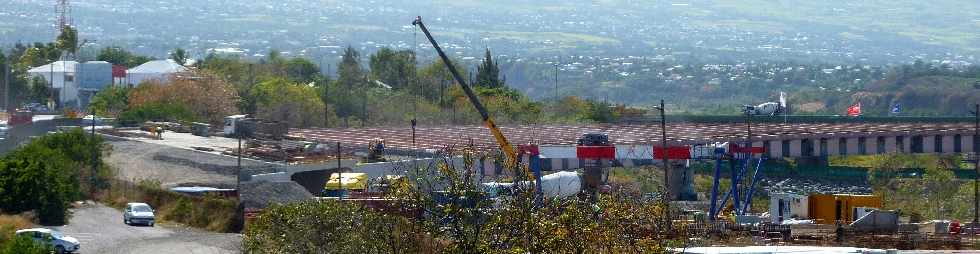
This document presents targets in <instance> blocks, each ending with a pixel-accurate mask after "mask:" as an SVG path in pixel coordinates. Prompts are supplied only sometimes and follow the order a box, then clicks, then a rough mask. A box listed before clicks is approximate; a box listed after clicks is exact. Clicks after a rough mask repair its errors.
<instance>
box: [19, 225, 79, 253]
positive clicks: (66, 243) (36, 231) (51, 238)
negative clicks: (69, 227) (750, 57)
mask: <svg viewBox="0 0 980 254" xmlns="http://www.w3.org/2000/svg"><path fill="white" fill-rule="evenodd" d="M15 234H17V236H26V237H30V238H31V239H32V240H34V242H37V243H42V244H48V245H50V246H52V247H54V249H55V251H57V253H72V252H76V251H78V249H81V248H82V244H81V243H79V242H78V239H75V238H74V237H71V236H66V235H64V234H62V233H61V232H58V231H54V230H51V229H47V228H31V229H21V230H17V231H16V232H15Z"/></svg>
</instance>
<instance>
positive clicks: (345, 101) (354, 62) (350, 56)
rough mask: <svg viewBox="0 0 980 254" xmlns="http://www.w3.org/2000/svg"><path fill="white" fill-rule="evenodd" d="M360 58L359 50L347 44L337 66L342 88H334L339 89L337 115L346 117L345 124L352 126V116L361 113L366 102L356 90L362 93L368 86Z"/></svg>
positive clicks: (338, 84) (338, 82)
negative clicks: (356, 93)
mask: <svg viewBox="0 0 980 254" xmlns="http://www.w3.org/2000/svg"><path fill="white" fill-rule="evenodd" d="M360 58H361V57H360V54H359V53H358V52H357V50H355V49H354V48H353V47H351V46H347V49H345V50H344V56H343V58H341V60H340V64H339V66H338V67H337V74H338V77H337V81H336V83H337V86H338V87H340V89H335V90H334V91H337V92H335V93H334V105H336V110H337V116H338V117H341V118H343V119H344V126H350V122H349V119H350V117H352V116H356V115H358V113H361V105H362V104H363V103H364V101H363V98H364V97H363V96H362V97H359V98H357V97H356V96H355V91H357V92H358V94H360V93H363V92H364V90H363V89H365V88H366V87H367V80H365V79H364V78H365V76H364V74H365V73H364V70H363V69H362V68H361V62H360V61H361V60H360Z"/></svg>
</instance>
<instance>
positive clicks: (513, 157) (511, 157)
mask: <svg viewBox="0 0 980 254" xmlns="http://www.w3.org/2000/svg"><path fill="white" fill-rule="evenodd" d="M412 25H415V26H418V27H419V28H420V29H422V32H423V33H425V37H426V38H428V39H429V42H430V43H432V47H433V48H435V49H436V53H438V54H439V57H440V58H441V59H442V62H443V63H444V64H446V68H447V69H449V72H450V73H452V74H453V78H455V79H456V83H459V86H460V87H462V88H463V92H464V93H466V97H467V98H469V99H470V103H472V104H473V107H475V108H476V111H477V112H479V113H480V117H482V118H483V124H484V125H486V126H487V128H489V129H490V134H493V137H494V138H495V139H496V140H497V144H498V145H500V150H503V152H504V154H505V155H507V166H513V165H516V163H517V152H516V151H514V146H512V145H511V144H510V142H509V141H507V137H505V136H504V133H503V132H500V128H498V127H497V124H495V123H494V122H493V119H491V118H490V113H489V112H487V109H486V108H485V107H483V103H480V99H479V97H477V96H476V93H475V92H473V89H472V88H470V86H469V85H467V84H466V80H464V79H463V76H461V75H459V72H458V71H456V67H455V66H453V65H452V61H451V60H449V57H447V56H446V53H444V52H442V48H441V47H439V43H436V39H435V38H432V34H430V33H429V29H427V28H426V27H425V24H422V17H417V18H415V21H413V22H412Z"/></svg>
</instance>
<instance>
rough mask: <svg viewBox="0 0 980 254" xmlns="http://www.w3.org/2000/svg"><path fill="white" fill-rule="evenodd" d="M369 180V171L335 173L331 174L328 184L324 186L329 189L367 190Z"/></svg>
mask: <svg viewBox="0 0 980 254" xmlns="http://www.w3.org/2000/svg"><path fill="white" fill-rule="evenodd" d="M367 182H368V175H367V173H343V174H338V173H333V174H330V180H328V181H327V184H326V186H324V187H323V189H324V190H327V191H336V190H348V191H363V190H367V186H368V183H367Z"/></svg>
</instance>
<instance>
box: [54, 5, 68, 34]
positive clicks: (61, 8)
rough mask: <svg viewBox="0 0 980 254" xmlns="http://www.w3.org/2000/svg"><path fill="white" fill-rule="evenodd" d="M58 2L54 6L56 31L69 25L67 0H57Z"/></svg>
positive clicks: (59, 31)
mask: <svg viewBox="0 0 980 254" xmlns="http://www.w3.org/2000/svg"><path fill="white" fill-rule="evenodd" d="M57 1H58V3H57V4H55V6H54V11H55V14H57V15H58V23H57V24H55V25H57V26H56V27H55V28H56V29H57V33H61V30H63V29H64V28H65V27H70V26H71V5H69V4H68V0H57Z"/></svg>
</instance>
